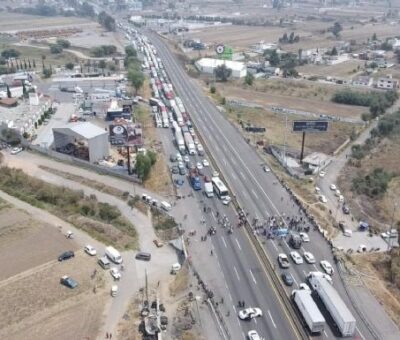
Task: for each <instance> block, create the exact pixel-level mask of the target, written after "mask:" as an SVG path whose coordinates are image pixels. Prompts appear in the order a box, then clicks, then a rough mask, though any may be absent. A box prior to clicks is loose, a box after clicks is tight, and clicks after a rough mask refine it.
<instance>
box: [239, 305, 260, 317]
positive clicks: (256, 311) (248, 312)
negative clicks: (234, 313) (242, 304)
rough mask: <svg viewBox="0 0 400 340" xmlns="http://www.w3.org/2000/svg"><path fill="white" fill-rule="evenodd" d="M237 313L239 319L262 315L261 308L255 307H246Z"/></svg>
mask: <svg viewBox="0 0 400 340" xmlns="http://www.w3.org/2000/svg"><path fill="white" fill-rule="evenodd" d="M238 315H239V319H241V320H251V319H253V318H257V317H259V316H262V310H261V309H260V308H257V307H254V308H246V309H242V310H241V311H239V313H238Z"/></svg>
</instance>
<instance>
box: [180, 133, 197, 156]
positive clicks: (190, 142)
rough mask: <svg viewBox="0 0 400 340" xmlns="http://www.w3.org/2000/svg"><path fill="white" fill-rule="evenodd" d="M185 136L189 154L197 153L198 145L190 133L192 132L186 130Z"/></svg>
mask: <svg viewBox="0 0 400 340" xmlns="http://www.w3.org/2000/svg"><path fill="white" fill-rule="evenodd" d="M183 138H184V139H185V144H186V148H187V150H188V152H189V155H195V154H196V147H195V144H194V141H193V137H192V135H191V134H190V132H185V133H184V134H183Z"/></svg>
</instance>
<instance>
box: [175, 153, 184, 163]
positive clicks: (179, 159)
mask: <svg viewBox="0 0 400 340" xmlns="http://www.w3.org/2000/svg"><path fill="white" fill-rule="evenodd" d="M176 160H177V161H178V162H182V160H183V159H182V155H181V154H180V153H177V154H176Z"/></svg>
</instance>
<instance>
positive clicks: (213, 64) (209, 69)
mask: <svg viewBox="0 0 400 340" xmlns="http://www.w3.org/2000/svg"><path fill="white" fill-rule="evenodd" d="M195 65H196V67H197V69H198V70H199V71H200V72H202V73H205V74H214V70H215V69H216V68H217V67H218V66H221V65H225V66H226V67H227V68H229V69H231V70H232V77H233V78H243V77H245V76H246V74H247V67H246V65H245V64H244V63H242V62H239V61H231V60H220V59H211V58H202V59H200V60H198V61H196V63H195Z"/></svg>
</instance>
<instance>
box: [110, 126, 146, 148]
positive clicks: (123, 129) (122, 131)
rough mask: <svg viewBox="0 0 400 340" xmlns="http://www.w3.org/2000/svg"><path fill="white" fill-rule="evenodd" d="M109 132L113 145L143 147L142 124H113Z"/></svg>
mask: <svg viewBox="0 0 400 340" xmlns="http://www.w3.org/2000/svg"><path fill="white" fill-rule="evenodd" d="M109 131H110V143H111V145H121V146H138V147H141V146H143V139H142V127H141V125H140V124H133V123H127V124H125V123H117V124H111V125H110V127H109Z"/></svg>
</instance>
